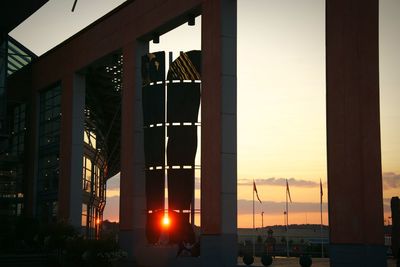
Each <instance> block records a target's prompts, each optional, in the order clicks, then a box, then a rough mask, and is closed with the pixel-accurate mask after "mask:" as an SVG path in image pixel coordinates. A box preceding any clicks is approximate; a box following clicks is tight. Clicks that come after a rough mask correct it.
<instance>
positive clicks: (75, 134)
mask: <svg viewBox="0 0 400 267" xmlns="http://www.w3.org/2000/svg"><path fill="white" fill-rule="evenodd" d="M85 83H86V80H85V76H84V75H80V74H71V75H70V76H68V77H65V78H64V79H63V80H62V83H61V90H62V93H61V112H62V115H61V129H60V176H59V193H58V201H59V206H58V215H59V219H61V220H64V221H66V222H68V223H70V224H72V225H73V226H75V227H76V228H78V229H80V228H81V223H82V220H81V218H82V168H83V165H82V157H83V131H84V122H85V113H84V109H85V88H86V84H85Z"/></svg>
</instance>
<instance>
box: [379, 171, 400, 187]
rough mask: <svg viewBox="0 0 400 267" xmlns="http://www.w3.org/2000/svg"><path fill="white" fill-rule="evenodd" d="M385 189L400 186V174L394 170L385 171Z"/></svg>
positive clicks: (383, 178)
mask: <svg viewBox="0 0 400 267" xmlns="http://www.w3.org/2000/svg"><path fill="white" fill-rule="evenodd" d="M382 180H383V189H384V190H388V189H392V188H400V174H399V173H394V172H384V173H383V174H382Z"/></svg>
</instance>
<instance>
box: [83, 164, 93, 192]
mask: <svg viewBox="0 0 400 267" xmlns="http://www.w3.org/2000/svg"><path fill="white" fill-rule="evenodd" d="M82 174H83V175H82V178H83V179H82V182H83V183H82V184H83V190H84V191H86V192H91V186H92V161H91V160H90V159H89V158H87V157H86V156H83V173H82Z"/></svg>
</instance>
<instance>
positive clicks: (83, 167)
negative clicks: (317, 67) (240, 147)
mask: <svg viewBox="0 0 400 267" xmlns="http://www.w3.org/2000/svg"><path fill="white" fill-rule="evenodd" d="M7 2H9V1H7ZM378 6H379V1H378V0H365V1H359V0H337V1H326V89H327V93H326V97H327V99H326V102H327V163H328V189H329V225H330V235H329V237H330V257H331V259H330V262H331V266H334V267H336V266H367V267H369V266H373V267H375V266H386V249H385V247H384V244H383V241H384V240H383V227H382V226H383V207H382V174H381V173H382V170H381V149H380V120H379V64H378V61H379V55H378V51H379V49H378V37H379V32H378V10H379V9H378ZM1 11H3V9H1ZM198 15H202V29H201V31H202V62H201V68H200V69H201V80H202V85H201V106H202V109H201V118H202V127H201V138H202V140H201V141H202V142H201V167H202V170H201V228H202V229H201V262H202V263H203V264H204V265H205V266H234V265H236V264H237V258H236V255H237V245H236V243H237V242H236V240H237V229H236V228H237V223H236V220H237V204H236V201H237V185H236V180H237V179H236V177H237V168H236V166H237V147H236V139H237V128H236V127H237V124H236V119H237V109H236V101H237V93H236V92H237V90H236V85H237V81H236V79H237V77H236V72H237V66H236V65H237V64H236V56H237V55H236V54H237V47H236V35H237V26H236V24H237V23H236V22H237V3H236V1H234V0H187V1H177V0H135V1H126V2H125V3H124V4H122V5H121V6H120V7H119V8H117V9H115V10H114V11H112V12H110V13H109V14H107V15H106V16H104V17H103V18H100V19H99V20H98V21H96V22H95V23H93V24H91V25H90V26H88V27H87V28H85V29H84V30H82V31H80V32H79V33H78V34H76V35H75V36H73V37H71V38H69V39H68V40H66V41H65V42H64V43H62V44H60V45H59V46H57V47H56V48H54V49H52V50H51V51H49V52H47V53H46V54H45V55H43V56H41V57H39V58H38V59H36V60H34V62H33V63H32V64H31V65H29V67H25V68H22V69H21V70H19V71H17V72H15V73H13V74H12V75H10V76H9V77H7V88H8V89H7V91H8V92H10V94H9V95H8V96H7V103H14V104H25V105H26V107H25V108H22V107H18V108H16V111H15V112H16V113H18V114H20V115H18V116H17V117H19V118H21V117H22V114H26V115H27V116H26V118H25V120H26V121H25V125H26V132H25V137H26V138H25V139H24V151H25V152H24V153H25V154H24V158H23V160H24V161H25V162H26V163H24V165H23V169H24V170H26V175H24V176H23V177H24V178H23V181H24V182H23V186H22V188H23V190H24V207H23V212H24V213H25V214H27V215H30V216H38V217H40V218H41V219H42V220H44V221H49V220H53V219H57V220H62V221H68V222H69V223H71V224H72V225H74V226H76V227H82V226H83V230H84V232H85V233H86V234H87V235H89V236H90V235H91V233H92V232H93V230H90V229H97V228H96V227H97V226H96V222H97V219H100V220H101V213H102V208H103V207H104V197H105V195H104V192H105V191H104V190H105V187H104V184H105V179H107V178H108V177H110V176H112V175H113V174H115V173H117V172H118V171H121V190H120V234H119V242H120V245H121V246H122V247H123V248H124V249H125V250H127V251H128V252H129V258H130V259H133V258H135V259H136V260H137V262H138V263H139V264H141V265H151V263H149V262H148V261H149V260H157V259H158V258H159V257H154V253H152V251H151V250H146V249H149V248H148V247H146V246H145V244H146V243H147V241H146V235H145V233H146V231H145V229H146V217H147V213H146V212H145V211H146V207H150V203H147V200H146V172H145V170H146V166H145V158H148V157H149V155H145V151H144V149H143V148H144V147H145V146H148V145H149V144H147V142H148V140H144V136H145V133H144V132H146V131H145V130H144V128H143V116H142V115H143V114H142V107H143V105H142V103H143V102H146V100H145V99H144V98H146V97H147V96H146V95H142V85H143V81H142V79H141V72H142V68H141V60H142V56H143V55H144V54H146V53H148V52H149V47H148V42H149V41H150V40H152V39H153V38H154V40H155V41H159V36H160V35H162V34H164V33H166V32H168V31H169V30H171V29H174V28H175V27H177V26H179V25H181V24H183V23H186V22H190V24H193V18H194V17H195V16H198ZM12 16H14V14H11V16H6V18H7V19H10V20H12V19H13V17H12ZM0 18H3V16H0ZM0 25H1V26H2V25H3V24H2V23H1V24H0ZM3 32H4V31H2V33H3ZM3 37H4V36H2V38H3ZM161 40H162V39H161ZM1 41H4V38H3V39H1ZM3 47H4V46H3ZM2 59H3V62H2V64H3V65H4V57H3V58H2ZM150 60H151V59H150ZM122 61H123V64H122ZM13 63H14V64H15V62H13ZM4 77H5V76H4V75H3V78H4ZM175 89H176V90H177V91H179V86H177V87H176V88H175ZM175 89H173V90H175ZM196 101H197V100H196ZM193 107H194V106H193ZM2 108H3V109H4V103H3V104H2ZM23 110H25V112H23ZM172 111H173V110H172ZM12 112H14V111H13V110H11V109H7V114H12ZM3 114H4V113H3ZM146 116H147V115H146ZM3 118H4V116H3ZM0 119H1V118H0ZM175 119H178V118H173V120H175ZM18 120H19V119H18ZM187 129H190V127H189V128H187ZM192 131H193V130H190V131H189V130H188V131H187V132H191V136H192V137H191V138H190V141H188V143H189V142H193V143H194V140H195V139H194V138H193V133H192ZM172 132H173V131H172ZM8 134H9V133H8V132H7V136H6V138H5V139H6V140H10V138H9V136H8ZM149 134H150V136H151V135H152V133H149ZM179 134H180V133H179V131H177V133H176V135H175V136H178V135H179ZM185 134H186V133H185ZM146 135H147V133H146ZM159 135H160V136H161V135H162V133H159ZM188 135H189V134H188ZM84 136H86V137H84ZM173 137H174V136H173V135H171V142H172V140H173V139H176V138H173ZM85 138H86V140H85ZM146 138H147V137H146ZM94 139H95V140H96V142H93V140H94ZM188 140H189V139H188ZM160 142H163V141H162V140H161V141H160ZM94 143H95V144H96V145H95V147H94ZM145 143H146V144H145ZM156 145H157V146H161V145H162V144H160V143H155V146H156ZM169 145H170V144H169ZM171 148H173V149H176V150H180V146H179V145H177V146H175V145H174V144H172V143H171ZM148 149H150V148H148ZM148 149H147V148H146V150H148ZM154 150H157V148H154ZM157 151H158V152H157V153H159V154H157V155H158V156H160V155H162V154H164V152H162V151H161V150H157ZM172 151H173V150H172ZM191 151H192V150H191ZM2 152H3V153H4V152H5V150H4V151H2ZM146 153H148V152H146ZM168 153H169V152H167V154H168ZM188 153H189V150H188ZM191 153H192V152H191ZM182 155H183V154H182ZM2 157H3V160H2V163H1V165H2V168H3V169H4V170H5V172H3V174H4V177H5V176H7V177H11V179H9V178H7V179H8V180H13V181H15V180H16V178H15V177H17V175H15V176H14V175H10V171H11V170H12V169H13V168H14V167H13V166H14V165H15V161H14V159H12V160H11V159H10V161H8V160H7V159H6V157H7V153H6V152H5V153H4V155H3V156H2ZM146 160H147V159H146ZM171 160H174V156H172V158H171ZM190 161H191V158H190ZM168 164H170V163H168ZM6 172H8V173H6ZM154 173H156V172H154ZM150 176H151V175H150ZM150 176H147V177H150ZM154 176H156V175H154ZM173 176H175V174H173V175H172V173H171V177H173ZM160 177H161V175H157V177H156V178H154V179H156V180H157V179H158V180H161V178H160ZM151 179H153V178H151ZM174 179H176V181H178V180H179V179H180V174H177V175H176V176H175V178H173V180H174ZM185 182H188V184H189V182H191V181H189V180H185ZM174 183H175V181H173V182H172V183H171V184H174ZM185 184H186V183H185ZM186 186H187V185H185V188H186ZM161 187H162V184H161V182H160V183H159V182H155V188H156V189H154V190H155V191H156V190H157V191H160V188H161ZM176 188H178V186H176ZM148 190H152V189H150V188H148ZM171 190H172V191H174V190H175V189H174V186H173V187H172V188H171ZM176 190H177V191H179V190H180V189H176ZM151 194H152V193H151ZM154 195H158V194H154ZM173 195H175V194H173ZM17 196H18V194H17ZM159 196H160V200H157V201H155V202H154V206H155V208H156V209H158V208H159V207H160V206H161V204H160V203H161V202H162V200H161V198H162V195H159ZM7 197H8V195H7V194H3V195H2V199H3V200H4V199H5V198H7ZM182 197H184V198H185V199H188V196H187V195H183V196H182ZM151 199H152V198H150V199H149V201H150V200H151ZM154 199H155V198H154ZM6 201H8V200H6ZM151 201H152V200H151ZM179 201H180V200H179ZM173 203H174V202H172V203H171V204H172V205H174V204H173ZM147 204H149V205H148V206H146V205H147ZM85 205H86V206H85ZM151 205H153V204H151ZM185 205H186V204H185ZM182 208H185V207H182ZM93 227H94V228H93ZM149 251H150V252H149ZM149 254H151V255H152V257H148V256H147V255H149ZM160 255H161V254H160ZM165 262H167V261H164V263H165ZM199 264H200V263H199Z"/></svg>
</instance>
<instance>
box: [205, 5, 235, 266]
mask: <svg viewBox="0 0 400 267" xmlns="http://www.w3.org/2000/svg"><path fill="white" fill-rule="evenodd" d="M236 17H237V2H236V1H234V0H204V1H203V4H202V64H203V65H202V99H201V101H202V109H201V118H202V127H201V138H202V140H201V146H202V147H201V168H202V169H201V234H202V236H201V260H202V265H203V266H236V261H237V189H236V187H237V186H236V183H237V151H236V150H237V149H236V136H237V133H236V128H237V126H236V32H237V30H236V29H237V27H236Z"/></svg>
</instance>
